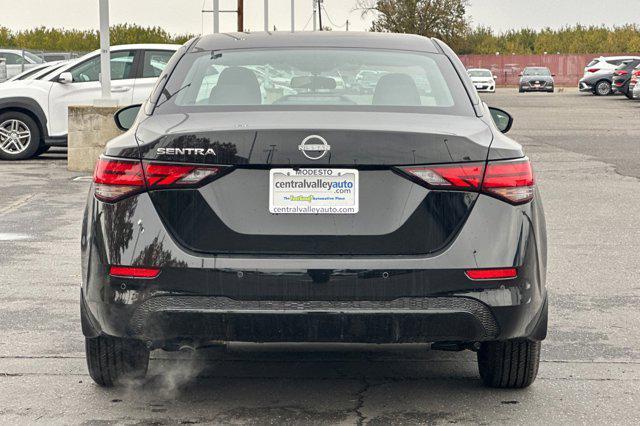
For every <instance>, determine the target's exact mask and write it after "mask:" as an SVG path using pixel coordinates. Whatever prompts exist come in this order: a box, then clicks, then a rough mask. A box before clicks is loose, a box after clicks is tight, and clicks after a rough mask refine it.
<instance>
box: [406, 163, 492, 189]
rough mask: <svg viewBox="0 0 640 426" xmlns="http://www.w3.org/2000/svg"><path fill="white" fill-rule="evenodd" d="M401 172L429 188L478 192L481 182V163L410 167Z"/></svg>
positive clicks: (482, 168)
mask: <svg viewBox="0 0 640 426" xmlns="http://www.w3.org/2000/svg"><path fill="white" fill-rule="evenodd" d="M402 170H403V171H404V172H405V173H408V174H409V175H410V176H411V177H413V178H415V179H418V180H419V181H420V183H423V184H426V185H427V186H428V187H431V188H439V189H458V190H478V189H479V188H480V183H481V182H482V174H483V172H484V165H483V164H482V163H458V164H445V165H438V166H411V167H403V168H402Z"/></svg>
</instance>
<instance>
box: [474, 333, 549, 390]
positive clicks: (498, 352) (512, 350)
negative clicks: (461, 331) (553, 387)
mask: <svg viewBox="0 0 640 426" xmlns="http://www.w3.org/2000/svg"><path fill="white" fill-rule="evenodd" d="M540 346H541V345H540V342H539V341H533V340H526V339H516V340H506V341H502V342H483V343H482V344H481V345H480V350H479V351H478V369H479V371H480V377H481V378H482V382H483V383H484V385H485V386H488V387H492V388H505V389H517V388H526V387H527V386H529V385H530V384H531V383H533V382H534V380H535V379H536V376H537V375H538V366H539V364H540Z"/></svg>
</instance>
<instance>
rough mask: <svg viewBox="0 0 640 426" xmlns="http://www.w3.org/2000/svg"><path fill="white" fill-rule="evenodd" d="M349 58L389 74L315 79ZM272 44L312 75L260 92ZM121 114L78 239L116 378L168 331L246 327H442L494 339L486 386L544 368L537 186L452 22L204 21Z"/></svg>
mask: <svg viewBox="0 0 640 426" xmlns="http://www.w3.org/2000/svg"><path fill="white" fill-rule="evenodd" d="M212 52H215V54H212ZM354 63H357V64H359V65H361V66H362V67H363V68H364V69H367V70H373V71H377V72H378V75H381V77H380V78H379V79H378V81H377V83H376V85H375V87H374V88H373V93H371V94H368V95H362V94H357V93H354V92H352V91H348V90H347V89H346V88H344V89H342V91H339V90H338V89H337V88H334V89H332V90H333V91H332V92H327V91H325V90H323V89H319V90H315V89H314V88H316V87H323V84H324V83H326V82H327V77H324V76H321V73H324V74H326V75H336V74H343V72H342V71H344V69H343V68H345V67H350V66H352V64H354ZM266 64H270V65H271V66H273V67H275V68H282V70H283V71H286V72H289V73H291V74H295V79H296V81H295V83H296V84H291V88H292V90H294V88H296V87H302V86H304V88H302V89H301V90H295V91H294V93H293V94H282V96H281V97H280V98H269V97H266V96H264V95H263V94H262V92H261V89H260V84H259V82H258V78H257V77H256V74H255V72H254V71H252V70H253V69H260V68H261V67H264V66H265V65H266ZM212 67H216V69H217V70H220V74H219V76H218V79H217V82H216V84H215V86H214V87H213V88H211V89H210V90H209V91H208V93H207V94H206V96H202V90H201V84H203V83H202V82H203V79H204V77H205V76H206V73H207V72H208V71H207V70H210V69H211V68H212ZM287 70H289V71H287ZM417 76H421V77H422V78H424V79H426V80H428V81H429V82H430V85H431V87H430V89H431V91H430V94H429V95H428V96H427V95H421V94H420V89H419V88H418V87H417V85H416V83H415V79H416V77H417ZM302 79H306V80H307V81H308V82H310V84H304V85H301V84H298V82H302ZM310 88H311V89H310ZM115 118H116V123H117V124H118V126H119V127H121V128H122V129H128V131H127V132H126V133H124V134H123V135H120V136H119V137H117V138H116V139H114V140H112V141H111V142H109V143H108V144H107V147H106V149H105V152H104V155H103V156H102V157H101V158H100V160H99V162H98V165H97V167H96V171H95V174H94V183H93V185H92V187H91V189H90V194H89V197H88V198H87V206H86V210H85V213H84V221H83V223H84V224H83V227H82V229H83V230H82V238H81V259H82V260H81V262H82V280H83V284H82V291H81V301H80V306H81V317H82V331H83V333H84V336H85V345H86V358H87V364H88V368H89V373H90V375H91V377H92V378H93V380H94V381H95V382H96V383H98V384H99V385H102V386H112V385H114V384H117V383H118V382H119V381H122V380H127V379H128V378H129V377H142V376H144V375H145V374H146V370H147V366H148V363H149V354H150V351H151V350H154V349H164V350H169V351H173V350H178V349H179V348H181V347H189V348H199V347H202V346H205V345H209V344H211V342H229V341H243V342H341V343H427V342H431V343H432V346H431V348H432V349H443V350H462V349H471V350H474V351H477V353H478V366H479V372H480V376H481V378H482V380H483V382H484V383H485V384H486V385H487V386H492V387H499V388H522V387H526V386H528V385H530V384H531V383H532V382H533V381H534V379H535V377H536V374H537V371H538V364H539V359H540V345H541V343H540V341H541V340H542V339H544V338H545V336H546V332H547V331H546V330H547V293H546V290H545V276H546V264H547V262H546V252H547V248H546V231H545V221H544V213H543V209H542V204H541V199H540V196H539V194H538V189H537V187H536V185H535V181H534V176H533V173H532V170H531V165H530V162H529V159H528V158H527V157H526V156H525V155H524V152H523V148H522V146H521V145H519V144H517V143H516V142H514V141H513V140H511V139H509V138H508V137H506V136H505V135H504V134H503V132H507V131H508V130H509V128H510V127H511V124H512V122H513V120H512V118H511V116H509V114H508V113H506V112H504V111H501V110H499V109H495V108H489V107H488V106H487V105H486V104H485V103H483V102H482V101H481V100H480V98H479V97H478V95H477V93H476V91H475V89H474V87H473V83H472V82H471V79H470V78H469V77H468V76H467V74H466V72H465V68H464V65H463V64H462V62H461V61H460V60H459V59H458V57H457V56H456V54H455V53H454V52H453V51H452V50H451V49H450V48H449V47H448V46H447V45H446V44H444V43H443V42H441V41H439V40H436V39H429V38H424V37H418V36H415V35H404V34H385V33H360V34H357V33H353V32H349V33H341V32H336V31H327V32H299V33H286V34H285V33H284V32H280V33H268V34H267V33H251V34H242V36H241V37H239V36H238V35H237V34H232V36H231V37H229V36H228V35H224V34H216V35H208V36H202V37H200V38H197V39H194V40H193V41H191V42H189V43H187V44H186V45H185V46H184V47H182V48H181V49H180V51H179V52H178V53H177V54H176V56H175V57H174V58H173V59H172V60H171V63H170V65H169V66H168V67H167V69H165V71H164V73H163V76H162V77H160V79H159V80H158V84H157V85H156V87H155V88H154V90H153V92H152V95H151V96H150V98H149V99H148V100H147V101H146V102H145V103H144V104H143V105H132V106H130V107H127V108H124V109H122V110H120V111H119V112H118V113H117V114H116V117H115Z"/></svg>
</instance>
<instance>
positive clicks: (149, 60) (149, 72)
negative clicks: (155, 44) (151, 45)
mask: <svg viewBox="0 0 640 426" xmlns="http://www.w3.org/2000/svg"><path fill="white" fill-rule="evenodd" d="M174 53H175V52H173V51H171V50H145V51H144V62H143V67H142V78H152V77H153V78H158V77H160V74H162V71H164V69H165V67H166V66H167V63H168V62H169V59H171V57H172V56H173V54H174Z"/></svg>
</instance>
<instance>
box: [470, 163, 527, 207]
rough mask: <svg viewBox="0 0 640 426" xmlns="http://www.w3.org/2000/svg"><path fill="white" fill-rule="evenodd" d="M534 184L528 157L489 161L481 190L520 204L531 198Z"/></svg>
mask: <svg viewBox="0 0 640 426" xmlns="http://www.w3.org/2000/svg"><path fill="white" fill-rule="evenodd" d="M534 184H535V181H534V178H533V170H532V169H531V163H530V162H529V159H528V158H526V157H525V158H523V159H520V160H510V161H490V162H489V163H488V164H487V170H486V171H485V173H484V179H483V181H482V192H484V193H487V194H492V195H494V196H496V197H498V198H502V199H503V200H505V201H508V202H510V203H512V204H522V203H526V202H528V201H531V199H532V198H533V193H534Z"/></svg>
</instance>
